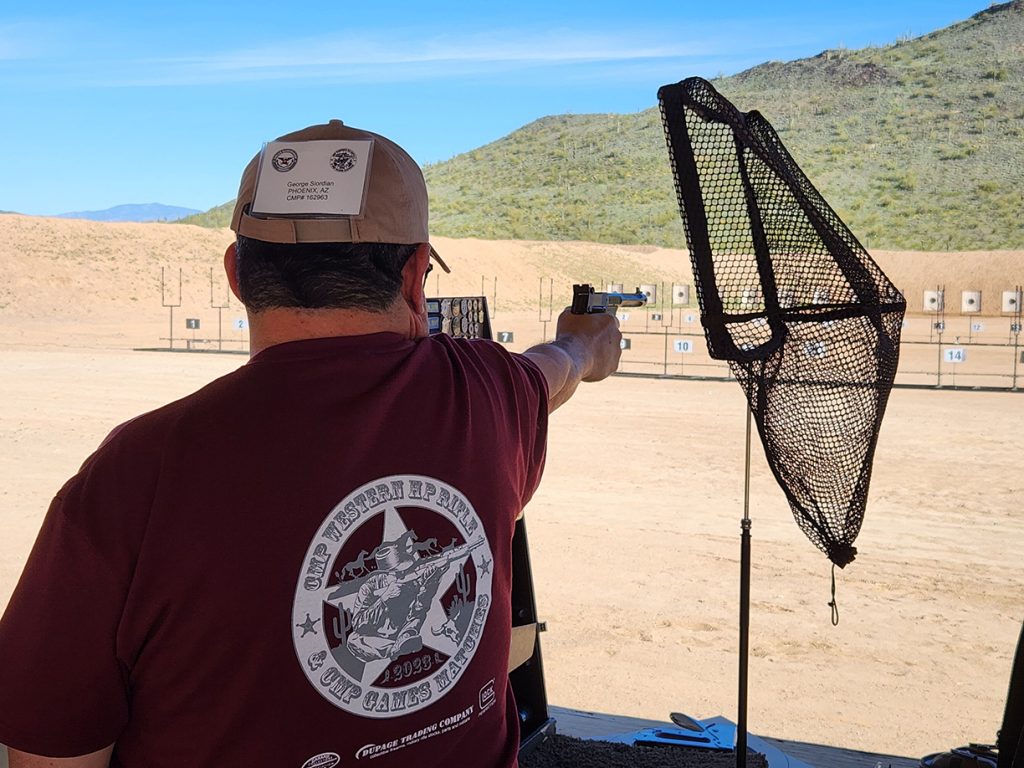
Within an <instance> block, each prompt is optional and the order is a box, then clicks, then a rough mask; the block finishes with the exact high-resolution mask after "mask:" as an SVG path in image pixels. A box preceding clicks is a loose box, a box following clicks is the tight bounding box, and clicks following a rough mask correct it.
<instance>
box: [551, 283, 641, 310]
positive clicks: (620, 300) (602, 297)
mask: <svg viewBox="0 0 1024 768" xmlns="http://www.w3.org/2000/svg"><path fill="white" fill-rule="evenodd" d="M646 303H647V295H646V294H644V293H641V292H640V289H639V288H637V289H636V293H598V292H596V291H595V290H594V286H592V285H590V284H588V283H584V284H583V285H574V286H573V287H572V306H571V307H570V311H571V312H572V313H573V314H574V315H596V314H601V313H606V312H610V313H611V314H613V315H614V314H615V310H616V309H618V308H619V307H642V306H643V305H644V304H646Z"/></svg>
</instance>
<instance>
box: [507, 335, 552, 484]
mask: <svg viewBox="0 0 1024 768" xmlns="http://www.w3.org/2000/svg"><path fill="white" fill-rule="evenodd" d="M511 357H512V360H513V363H514V365H515V366H516V368H517V369H518V374H519V375H518V376H516V377H515V379H516V381H515V383H514V387H515V391H516V401H517V406H518V421H519V433H520V435H521V439H522V445H523V455H524V463H525V466H526V477H525V482H524V488H523V504H526V503H527V502H528V501H529V500H530V499H531V498H532V497H533V494H534V491H536V490H537V486H539V485H540V479H541V475H542V474H543V472H544V460H545V457H546V454H547V440H548V383H547V379H546V378H544V374H543V373H541V371H540V368H538V367H537V366H536V365H535V364H534V363H533V362H532V361H531V360H530V359H529V358H527V357H524V356H522V355H512V356H511Z"/></svg>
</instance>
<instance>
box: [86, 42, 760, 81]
mask: <svg viewBox="0 0 1024 768" xmlns="http://www.w3.org/2000/svg"><path fill="white" fill-rule="evenodd" d="M376 34H377V35H378V36H370V35H367V34H358V35H357V34H348V35H325V36H321V37H311V38H301V39H293V40H289V41H278V42H276V43H274V44H272V45H266V46H257V47H249V48H242V49H238V50H234V51H227V52H220V53H214V54H210V55H190V56H169V57H161V58H152V59H147V60H142V61H138V62H134V63H132V64H131V66H124V63H123V62H122V63H121V64H120V65H119V66H118V67H117V70H118V74H117V75H115V74H114V73H113V71H112V72H110V73H108V74H106V75H102V74H99V73H94V75H99V78H100V79H101V80H102V81H104V82H102V83H96V84H104V85H215V84H222V83H238V82H246V81H284V80H295V81H307V82H322V81H335V82H347V83H373V82H388V81H409V80H427V79H442V78H447V77H459V76H466V75H484V74H501V73H510V72H516V71H526V70H540V69H547V68H551V67H565V66H572V65H588V64H602V63H603V64H617V63H618V64H629V63H638V62H651V61H659V60H661V61H679V60H692V59H699V58H712V57H718V56H721V55H722V54H723V53H726V52H732V53H739V52H740V51H743V52H744V53H746V54H749V52H750V51H751V49H752V48H756V47H761V46H763V40H764V37H763V30H758V31H757V34H754V30H751V31H750V33H749V34H741V33H739V32H737V31H736V30H730V31H729V33H728V34H726V33H725V32H724V31H723V30H708V32H707V33H706V34H701V35H694V36H691V37H689V38H685V39H684V38H679V37H674V36H672V35H671V34H670V33H668V32H665V31H656V32H652V31H650V30H621V29H619V30H616V32H615V34H607V33H599V32H592V31H587V30H575V29H544V30H531V29H515V30H503V31H488V32H478V33H475V34H468V35H467V34H463V35H460V36H459V37H457V38H456V37H447V36H433V37H427V38H425V37H424V36H423V35H422V33H421V34H419V35H416V34H413V33H411V32H410V33H405V34H401V33H396V32H394V31H392V32H391V33H389V34H388V36H387V37H382V36H379V33H376ZM773 42H774V43H775V44H777V43H778V40H777V39H775V40H773ZM122 72H130V73H132V74H131V75H129V76H127V77H126V76H124V75H123V74H120V73H122Z"/></svg>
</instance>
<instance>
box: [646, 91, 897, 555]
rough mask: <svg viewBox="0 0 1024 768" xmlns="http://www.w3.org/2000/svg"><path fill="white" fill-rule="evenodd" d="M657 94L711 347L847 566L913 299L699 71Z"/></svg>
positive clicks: (792, 494)
mask: <svg viewBox="0 0 1024 768" xmlns="http://www.w3.org/2000/svg"><path fill="white" fill-rule="evenodd" d="M658 99H659V103H660V105H661V110H662V120H663V124H664V127H665V137H666V142H667V145H668V150H669V157H670V161H671V163H672V169H673V175H674V177H675V183H676V193H677V197H678V201H679V208H680V213H681V215H682V219H683V224H684V230H685V233H686V241H687V246H688V248H689V252H690V260H691V264H692V266H693V271H694V280H695V287H696V293H697V299H698V303H699V305H700V312H701V324H702V326H703V328H704V334H705V338H706V341H707V345H708V352H709V354H710V355H711V357H713V358H715V359H719V360H725V361H727V362H728V364H729V366H730V369H731V370H732V372H733V374H734V376H735V377H736V378H737V380H738V381H739V382H740V385H741V386H742V387H743V390H744V393H745V395H746V397H747V402H748V407H749V409H750V411H751V413H752V415H753V417H754V420H755V423H756V425H757V430H758V434H759V436H760V438H761V442H762V445H763V446H764V449H765V455H766V458H767V460H768V464H769V467H770V468H771V471H772V473H773V475H774V476H775V478H776V480H777V481H778V483H779V485H780V487H781V488H782V490H783V492H784V493H785V495H786V498H787V500H788V502H789V505H790V508H791V509H792V512H793V515H794V518H795V520H796V522H797V524H798V525H799V526H800V528H801V530H802V531H803V532H804V534H805V535H806V536H807V537H808V538H809V539H810V540H811V541H812V543H814V544H815V546H817V547H818V548H819V549H820V550H821V551H822V552H824V553H825V555H826V556H827V557H828V558H829V559H830V560H831V561H832V562H833V563H834V564H835V565H838V566H839V567H844V566H846V565H847V564H848V563H849V562H851V561H852V560H853V559H854V557H855V556H856V551H857V550H856V548H855V547H854V546H853V542H854V540H855V539H856V536H857V534H858V533H859V531H860V527H861V524H862V522H863V517H864V511H865V507H866V503H867V493H868V486H869V483H870V477H871V470H872V464H873V459H874V452H875V447H876V445H877V439H878V433H879V429H880V426H881V420H882V416H883V415H884V412H885V407H886V403H887V401H888V396H889V393H890V391H891V389H892V383H893V380H894V378H895V374H896V368H897V365H898V362H899V336H900V329H901V326H902V320H903V314H904V312H905V310H906V301H905V299H904V297H903V295H902V294H901V293H900V291H899V290H898V289H897V288H896V287H895V286H894V285H893V284H892V282H891V281H889V279H888V278H887V277H886V276H885V274H884V273H883V272H882V271H881V269H879V267H878V265H877V264H876V263H875V262H874V261H873V260H872V259H871V257H870V255H869V254H868V253H867V251H866V250H865V249H864V247H863V246H862V245H861V244H860V242H859V241H858V240H857V238H856V237H855V236H854V235H853V233H852V232H851V231H850V230H849V228H848V227H847V226H846V225H845V224H844V223H843V221H842V220H841V219H840V218H839V216H838V215H837V214H836V213H835V211H834V210H833V209H832V208H831V207H830V206H829V204H828V203H827V202H826V201H825V199H824V198H823V197H822V196H821V194H820V193H819V192H818V191H817V189H815V187H814V185H813V184H812V183H811V182H810V180H809V179H808V178H807V176H806V175H805V174H804V173H803V172H802V171H801V169H800V167H799V166H798V165H797V163H796V161H795V160H794V159H793V157H792V156H791V155H790V154H789V152H788V151H787V150H786V148H785V146H784V145H783V143H782V141H781V139H780V138H779V136H778V134H777V133H776V132H775V130H774V129H773V128H772V126H771V124H770V123H769V122H768V121H767V120H766V119H765V118H764V117H763V116H762V115H761V114H760V113H759V112H757V111H753V112H748V113H742V112H740V111H739V110H737V109H736V108H735V107H734V106H733V105H732V104H731V103H730V102H729V101H728V100H727V99H725V98H724V97H723V96H721V94H719V93H718V92H717V91H716V90H715V88H714V87H713V86H712V85H711V84H710V83H708V82H707V81H706V80H703V79H701V78H689V79H687V80H684V81H682V82H680V83H676V84H673V85H666V86H663V87H662V88H661V89H660V90H659V91H658Z"/></svg>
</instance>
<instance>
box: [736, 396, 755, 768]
mask: <svg viewBox="0 0 1024 768" xmlns="http://www.w3.org/2000/svg"><path fill="white" fill-rule="evenodd" d="M746 410H747V439H746V461H745V468H744V473H743V520H742V521H741V523H740V660H739V691H738V695H737V709H738V712H737V714H736V768H746V766H747V670H748V660H749V657H750V653H749V651H750V432H751V429H750V425H751V421H753V416H752V414H751V411H750V408H749V407H748V408H747V409H746Z"/></svg>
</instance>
